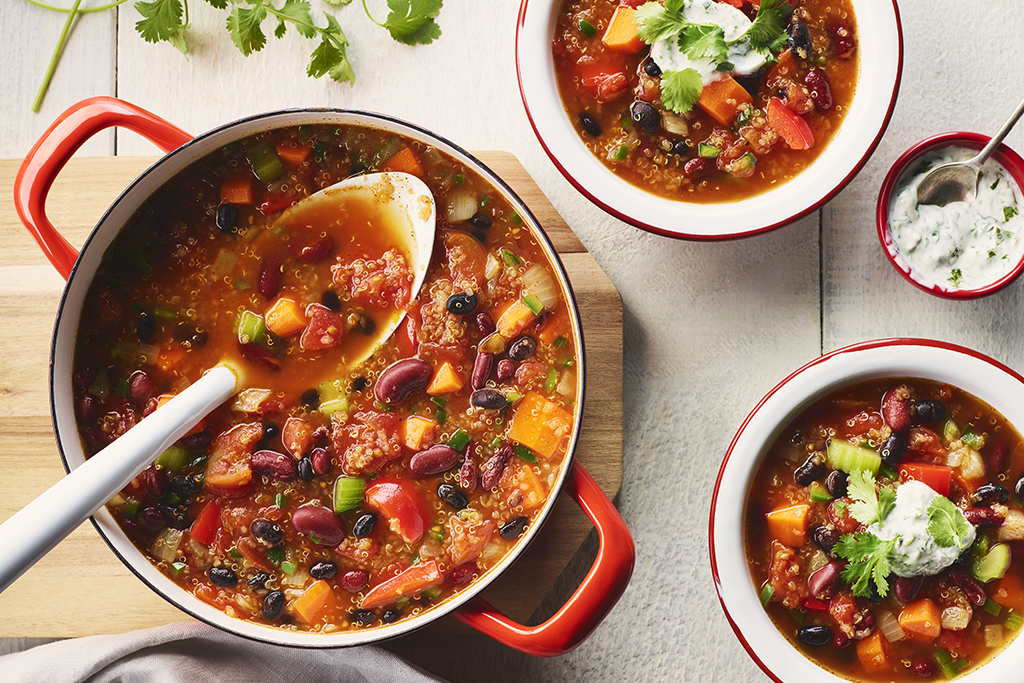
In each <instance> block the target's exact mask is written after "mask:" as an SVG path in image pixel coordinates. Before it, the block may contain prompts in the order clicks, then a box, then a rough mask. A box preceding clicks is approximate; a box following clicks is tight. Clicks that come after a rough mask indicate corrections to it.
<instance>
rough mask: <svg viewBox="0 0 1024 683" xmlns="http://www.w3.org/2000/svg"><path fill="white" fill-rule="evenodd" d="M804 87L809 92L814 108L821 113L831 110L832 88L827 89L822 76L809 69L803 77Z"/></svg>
mask: <svg viewBox="0 0 1024 683" xmlns="http://www.w3.org/2000/svg"><path fill="white" fill-rule="evenodd" d="M804 85H806V86H807V89H808V90H809V91H810V93H811V99H812V100H814V106H815V107H817V108H818V109H819V110H821V111H828V110H829V109H831V108H832V88H830V87H829V84H828V81H827V80H825V76H824V74H822V73H821V72H820V71H818V70H817V69H811V70H810V71H808V72H807V75H806V76H804Z"/></svg>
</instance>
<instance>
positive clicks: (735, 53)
mask: <svg viewBox="0 0 1024 683" xmlns="http://www.w3.org/2000/svg"><path fill="white" fill-rule="evenodd" d="M683 16H684V17H685V18H686V20H687V21H689V22H690V23H693V24H713V25H715V26H719V27H720V28H721V29H722V32H723V33H725V42H726V43H728V44H729V57H728V61H729V63H730V64H732V66H733V68H732V69H731V72H732V73H738V74H752V73H754V72H755V71H757V70H758V69H760V68H761V67H762V66H764V65H765V64H766V63H767V58H766V57H765V55H763V54H761V53H759V52H758V51H757V50H755V49H754V48H753V47H752V46H751V45H750V40H749V39H743V40H740V38H742V37H743V35H744V34H745V33H746V32H747V31H748V30H749V29H750V24H751V21H750V19H748V18H747V15H745V14H744V13H743V12H741V11H739V10H738V9H736V8H735V7H733V6H732V5H727V4H726V3H724V2H717V1H716V0H693V1H692V2H686V3H684V5H683ZM733 41H738V42H733ZM651 59H653V60H654V62H655V64H657V65H658V66H659V67H660V68H661V70H662V71H683V70H685V69H693V70H695V71H696V72H697V73H699V74H700V77H701V81H703V83H704V85H707V84H708V83H711V82H712V81H717V80H718V79H720V78H722V75H723V73H722V72H721V71H719V70H718V64H716V63H715V61H714V60H712V59H709V58H707V57H701V58H697V59H694V58H692V57H690V56H689V55H687V54H685V53H684V52H683V51H682V50H680V49H679V43H678V41H677V40H676V38H670V39H666V40H659V41H658V42H656V43H655V44H654V45H652V46H651Z"/></svg>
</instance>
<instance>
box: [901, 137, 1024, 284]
mask: <svg viewBox="0 0 1024 683" xmlns="http://www.w3.org/2000/svg"><path fill="white" fill-rule="evenodd" d="M975 153H976V152H974V151H973V150H969V149H966V148H963V147H949V148H946V149H943V150H939V151H937V152H934V153H932V154H929V155H928V156H926V157H925V158H924V159H922V160H921V163H920V164H919V165H918V167H917V169H916V170H915V171H914V172H912V173H909V174H908V175H907V177H906V178H904V179H903V180H901V181H900V184H899V185H898V186H897V189H896V191H895V193H894V198H893V199H892V200H891V201H890V205H889V233H890V234H891V235H892V240H893V243H894V245H895V247H896V250H897V252H898V253H899V255H900V256H902V257H903V259H904V260H905V261H906V263H907V264H908V265H909V266H910V267H911V268H912V269H913V271H916V272H911V277H914V278H915V279H916V280H917V281H919V282H922V284H927V285H933V284H938V285H941V286H942V287H944V288H945V289H951V290H956V289H977V288H979V287H984V286H985V285H988V284H991V283H993V282H995V281H997V280H999V279H1000V278H1002V277H1003V276H1005V275H1007V274H1008V273H1009V272H1010V271H1012V270H1013V268H1014V267H1015V266H1016V265H1017V263H1018V262H1019V261H1020V258H1021V255H1022V254H1024V234H1022V230H1024V216H1021V215H1020V207H1021V206H1022V205H1024V201H1022V199H1021V190H1020V188H1019V187H1018V186H1017V183H1016V182H1014V180H1013V177H1012V176H1011V175H1010V173H1009V171H1007V170H1006V169H1005V168H1003V166H1001V165H1000V164H999V163H997V162H996V161H993V160H992V159H989V160H988V161H986V162H985V164H984V165H983V166H982V169H981V179H980V181H979V182H978V196H977V198H976V199H975V200H974V201H973V202H951V203H949V204H947V205H946V206H934V205H930V204H927V205H919V204H918V203H917V186H918V185H920V184H921V180H922V179H924V176H925V175H926V174H927V173H928V171H930V170H931V169H933V168H936V167H938V166H941V165H942V164H948V163H953V162H955V161H966V160H967V159H970V158H971V157H972V156H974V155H975Z"/></svg>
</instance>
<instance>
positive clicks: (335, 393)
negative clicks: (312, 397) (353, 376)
mask: <svg viewBox="0 0 1024 683" xmlns="http://www.w3.org/2000/svg"><path fill="white" fill-rule="evenodd" d="M317 391H318V392H319V393H320V400H321V401H333V400H334V399H336V398H341V397H342V396H344V395H345V391H344V389H343V388H342V386H341V380H340V379H328V380H324V381H323V382H320V384H318V385H317Z"/></svg>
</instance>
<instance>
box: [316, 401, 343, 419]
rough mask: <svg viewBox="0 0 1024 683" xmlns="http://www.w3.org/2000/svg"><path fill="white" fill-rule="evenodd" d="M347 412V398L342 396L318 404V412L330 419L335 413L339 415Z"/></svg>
mask: <svg viewBox="0 0 1024 683" xmlns="http://www.w3.org/2000/svg"><path fill="white" fill-rule="evenodd" d="M346 411H348V397H347V396H342V397H341V398H334V399H331V400H330V401H324V402H323V403H321V404H320V412H321V413H322V414H323V415H324V416H325V417H330V416H331V415H334V414H335V413H341V412H346Z"/></svg>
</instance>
